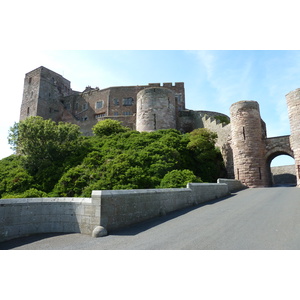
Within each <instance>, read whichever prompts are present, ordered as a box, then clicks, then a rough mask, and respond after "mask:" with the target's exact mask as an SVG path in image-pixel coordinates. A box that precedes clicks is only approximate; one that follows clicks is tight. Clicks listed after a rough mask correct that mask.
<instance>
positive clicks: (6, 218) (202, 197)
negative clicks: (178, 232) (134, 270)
mask: <svg viewBox="0 0 300 300" xmlns="http://www.w3.org/2000/svg"><path fill="white" fill-rule="evenodd" d="M228 194H229V191H228V185H227V184H226V183H212V184H211V183H189V184H188V185H187V188H178V189H149V190H146V189H145V190H119V191H93V193H92V198H31V199H1V200H0V242H2V241H5V240H9V239H13V238H18V237H22V236H28V235H32V234H37V233H48V232H56V233H64V232H65V233H67V232H78V233H84V234H89V235H92V236H95V237H97V236H103V235H106V234H107V230H113V229H118V228H122V227H125V226H128V225H131V224H135V223H138V222H141V221H144V220H147V219H150V218H153V217H157V216H160V215H165V214H166V213H169V212H171V211H175V210H179V209H182V208H185V207H189V206H192V205H197V204H200V203H203V202H205V201H209V200H214V199H217V198H221V197H224V196H227V195H228ZM97 230H98V231H97ZM99 230H100V233H99Z"/></svg>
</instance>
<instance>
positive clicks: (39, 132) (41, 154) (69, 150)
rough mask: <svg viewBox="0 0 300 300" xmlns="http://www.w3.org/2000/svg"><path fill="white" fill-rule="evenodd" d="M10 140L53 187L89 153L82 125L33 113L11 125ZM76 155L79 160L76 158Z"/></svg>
mask: <svg viewBox="0 0 300 300" xmlns="http://www.w3.org/2000/svg"><path fill="white" fill-rule="evenodd" d="M8 140H9V143H10V145H11V146H12V148H13V149H14V150H15V151H16V152H17V153H18V154H19V155H22V156H23V158H24V159H23V162H24V167H25V169H26V170H27V171H28V172H29V173H30V175H33V176H34V177H35V180H36V181H37V183H40V184H41V185H42V187H41V188H42V189H43V190H49V189H51V188H52V187H53V185H54V184H55V182H57V180H58V179H59V178H60V176H61V174H62V173H63V172H64V170H65V169H66V168H68V167H70V166H72V165H76V164H78V162H80V160H82V159H83V157H84V156H85V155H86V152H85V151H84V148H86V146H87V145H86V144H85V143H84V139H83V138H81V132H80V128H79V126H77V125H74V124H70V123H63V122H60V123H58V124H57V123H55V122H54V121H51V120H44V119H43V118H41V117H29V118H27V119H25V120H24V121H21V122H20V123H18V124H15V125H14V126H13V127H11V130H10V133H9V137H8ZM74 159H75V161H74Z"/></svg>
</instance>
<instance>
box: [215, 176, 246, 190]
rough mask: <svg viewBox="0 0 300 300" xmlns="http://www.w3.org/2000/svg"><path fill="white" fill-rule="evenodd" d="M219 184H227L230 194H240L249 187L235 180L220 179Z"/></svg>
mask: <svg viewBox="0 0 300 300" xmlns="http://www.w3.org/2000/svg"><path fill="white" fill-rule="evenodd" d="M218 183H226V184H227V185H228V190H229V192H230V193H233V192H238V191H241V190H244V189H246V188H247V186H245V185H244V184H242V183H241V182H240V181H239V180H235V179H227V178H219V179H218Z"/></svg>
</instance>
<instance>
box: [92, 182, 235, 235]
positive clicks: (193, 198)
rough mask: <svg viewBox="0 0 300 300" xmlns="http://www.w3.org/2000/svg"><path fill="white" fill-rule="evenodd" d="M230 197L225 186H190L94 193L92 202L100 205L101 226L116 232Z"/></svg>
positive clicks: (191, 184) (204, 184)
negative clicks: (183, 209) (194, 206)
mask: <svg viewBox="0 0 300 300" xmlns="http://www.w3.org/2000/svg"><path fill="white" fill-rule="evenodd" d="M228 194H229V192H228V186H227V184H225V183H221V184H217V183H215V184H214V183H212V184H210V183H189V184H188V186H187V188H179V189H148V190H146V189H145V190H122V191H93V193H92V198H93V201H95V202H96V201H98V203H99V205H101V214H100V216H101V217H100V225H101V226H103V227H104V228H106V229H107V230H113V229H118V228H122V227H125V226H129V225H131V224H134V223H138V222H141V221H145V220H147V219H150V218H153V217H157V216H160V215H164V214H166V213H168V212H171V211H175V210H179V209H182V208H185V207H189V206H192V205H197V204H200V203H203V202H205V201H209V200H214V199H217V198H221V197H224V196H226V195H228Z"/></svg>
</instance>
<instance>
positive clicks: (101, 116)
mask: <svg viewBox="0 0 300 300" xmlns="http://www.w3.org/2000/svg"><path fill="white" fill-rule="evenodd" d="M103 117H105V113H102V114H97V115H95V119H99V118H103Z"/></svg>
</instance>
